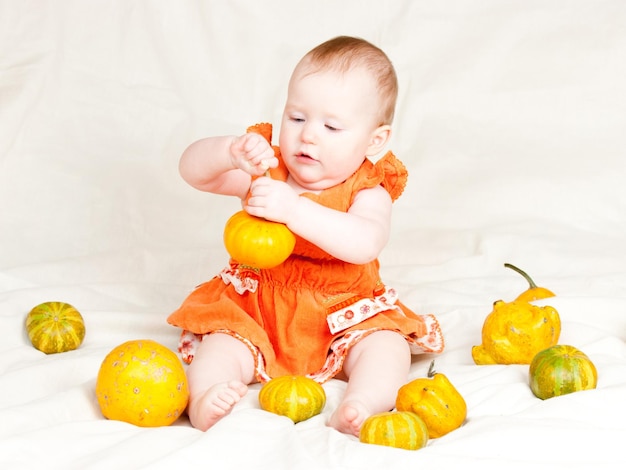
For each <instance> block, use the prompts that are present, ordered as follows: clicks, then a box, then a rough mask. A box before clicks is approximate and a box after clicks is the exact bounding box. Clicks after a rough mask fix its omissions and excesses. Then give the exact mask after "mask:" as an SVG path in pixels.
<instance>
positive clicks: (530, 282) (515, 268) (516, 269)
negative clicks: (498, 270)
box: [504, 263, 537, 289]
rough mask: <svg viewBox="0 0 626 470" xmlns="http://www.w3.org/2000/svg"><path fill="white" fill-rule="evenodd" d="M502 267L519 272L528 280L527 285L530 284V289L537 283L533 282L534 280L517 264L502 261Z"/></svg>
mask: <svg viewBox="0 0 626 470" xmlns="http://www.w3.org/2000/svg"><path fill="white" fill-rule="evenodd" d="M504 267H505V268H509V269H512V270H513V271H515V272H517V273H519V274H521V275H522V276H524V279H526V280H527V281H528V285H529V286H530V288H531V289H535V288H536V287H537V284H535V281H533V280H532V278H531V277H530V276H529V275H528V274H526V273H525V272H524V271H522V270H521V269H520V268H518V267H517V266H513V265H512V264H509V263H504Z"/></svg>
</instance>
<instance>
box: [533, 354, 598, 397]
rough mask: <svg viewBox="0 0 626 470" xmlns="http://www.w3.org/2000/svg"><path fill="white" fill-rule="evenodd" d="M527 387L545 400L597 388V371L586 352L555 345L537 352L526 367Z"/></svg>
mask: <svg viewBox="0 0 626 470" xmlns="http://www.w3.org/2000/svg"><path fill="white" fill-rule="evenodd" d="M528 376H529V382H530V389H531V390H532V392H533V393H534V394H535V396H536V397H537V398H541V399H542V400H545V399H547V398H552V397H557V396H560V395H565V394H568V393H573V392H579V391H581V390H591V389H594V388H596V385H597V383H598V372H597V370H596V367H595V365H594V364H593V362H591V360H590V359H589V358H588V357H587V355H586V354H585V353H583V352H582V351H580V350H578V349H577V348H575V347H574V346H568V345H555V346H552V347H550V348H547V349H544V350H543V351H540V352H539V353H537V355H536V356H535V357H534V358H533V360H532V362H531V363H530V368H529V370H528Z"/></svg>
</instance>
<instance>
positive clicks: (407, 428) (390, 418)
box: [359, 411, 428, 450]
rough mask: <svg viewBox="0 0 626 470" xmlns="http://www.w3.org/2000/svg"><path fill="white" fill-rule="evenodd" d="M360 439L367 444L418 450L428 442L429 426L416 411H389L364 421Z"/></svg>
mask: <svg viewBox="0 0 626 470" xmlns="http://www.w3.org/2000/svg"><path fill="white" fill-rule="evenodd" d="M359 440H360V441H361V442H363V443H365V444H377V445H381V446H389V447H398V448H400V449H407V450H417V449H421V448H422V447H424V446H425V445H426V444H427V443H428V428H427V426H426V423H424V421H423V420H422V418H420V417H419V416H418V415H416V414H415V413H412V412H410V411H387V412H384V413H378V414H375V415H372V416H370V417H368V418H367V419H366V420H365V421H363V425H362V426H361V431H360V433H359Z"/></svg>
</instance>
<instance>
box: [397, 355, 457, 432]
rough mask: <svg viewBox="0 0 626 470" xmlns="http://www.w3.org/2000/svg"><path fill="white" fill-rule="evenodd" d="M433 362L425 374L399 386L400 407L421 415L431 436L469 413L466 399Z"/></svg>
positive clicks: (399, 409) (450, 426)
mask: <svg viewBox="0 0 626 470" xmlns="http://www.w3.org/2000/svg"><path fill="white" fill-rule="evenodd" d="M434 366H435V361H432V362H431V363H430V367H429V368H428V375H427V376H426V377H422V378H418V379H415V380H413V381H411V382H409V383H407V384H405V385H403V386H402V387H400V389H399V390H398V396H397V398H396V409H397V410H398V411H412V412H413V413H415V414H416V415H418V416H419V417H420V418H422V421H424V423H425V424H426V427H427V428H428V437H429V438H430V439H434V438H437V437H441V436H443V435H445V434H448V433H449V432H450V431H453V430H455V429H456V428H458V427H459V426H461V424H463V422H464V421H465V418H466V416H467V404H466V403H465V399H464V398H463V396H462V395H461V394H460V393H459V391H458V390H457V389H456V388H455V387H454V385H452V383H451V382H450V380H448V378H447V377H446V376H445V375H443V374H439V373H437V372H435V370H434Z"/></svg>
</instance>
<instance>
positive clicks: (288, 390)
mask: <svg viewBox="0 0 626 470" xmlns="http://www.w3.org/2000/svg"><path fill="white" fill-rule="evenodd" d="M259 404H260V405H261V408H262V409H263V410H265V411H269V412H271V413H275V414H277V415H281V416H286V417H287V418H289V419H291V420H292V421H293V422H294V423H299V422H300V421H304V420H306V419H309V418H312V417H313V416H315V415H318V414H320V413H321V412H322V410H323V409H324V405H325V404H326V393H325V392H324V388H323V387H322V386H321V385H320V384H319V383H317V382H316V381H315V380H313V379H310V378H308V377H304V376H301V375H283V376H281V377H275V378H273V379H271V380H269V381H268V382H266V383H265V384H263V386H262V387H261V390H260V391H259Z"/></svg>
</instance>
